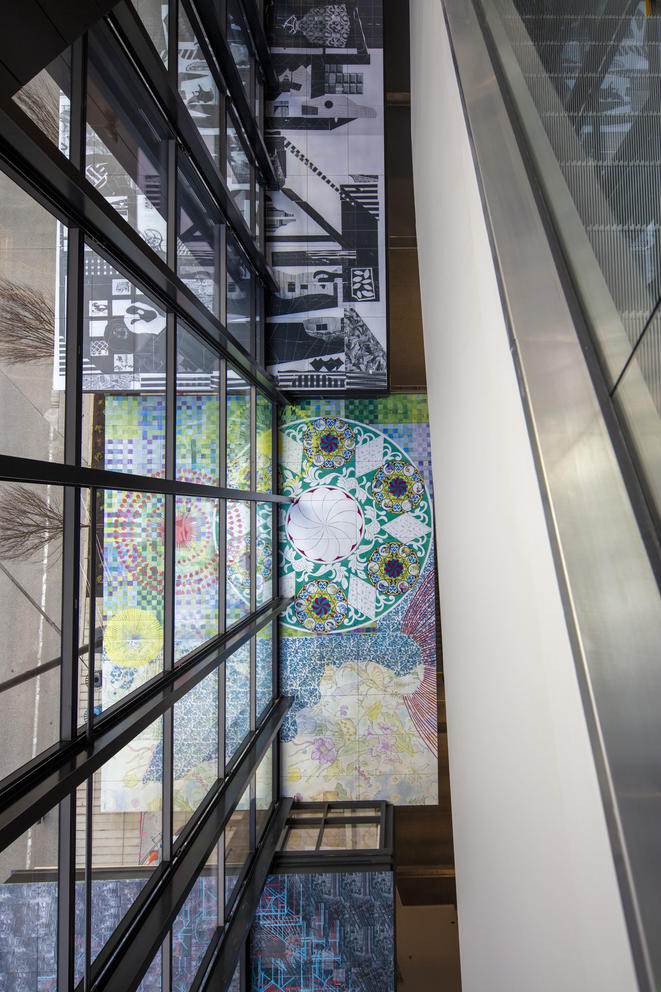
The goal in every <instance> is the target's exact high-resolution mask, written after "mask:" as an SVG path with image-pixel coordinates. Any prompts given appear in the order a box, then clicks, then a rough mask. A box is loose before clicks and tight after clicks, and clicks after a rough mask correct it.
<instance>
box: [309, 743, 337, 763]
mask: <svg viewBox="0 0 661 992" xmlns="http://www.w3.org/2000/svg"><path fill="white" fill-rule="evenodd" d="M310 757H311V758H312V760H313V761H314V760H316V761H318V762H319V764H320V765H330V764H332V763H333V762H334V761H335V758H336V757H337V755H336V754H335V748H334V747H333V742H332V741H329V740H324V738H323V737H315V740H314V747H313V749H312V752H311V754H310Z"/></svg>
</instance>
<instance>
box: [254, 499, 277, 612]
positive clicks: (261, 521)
mask: <svg viewBox="0 0 661 992" xmlns="http://www.w3.org/2000/svg"><path fill="white" fill-rule="evenodd" d="M256 567H257V606H263V605H264V603H268V601H269V600H270V599H271V598H272V596H273V505H272V504H271V503H258V504H257V553H256Z"/></svg>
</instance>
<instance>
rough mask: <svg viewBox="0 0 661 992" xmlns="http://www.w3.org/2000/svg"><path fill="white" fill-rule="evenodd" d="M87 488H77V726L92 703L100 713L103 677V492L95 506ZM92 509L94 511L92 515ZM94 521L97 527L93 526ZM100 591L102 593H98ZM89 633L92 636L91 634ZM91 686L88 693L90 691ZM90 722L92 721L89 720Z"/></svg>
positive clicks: (82, 723)
mask: <svg viewBox="0 0 661 992" xmlns="http://www.w3.org/2000/svg"><path fill="white" fill-rule="evenodd" d="M91 499H92V493H91V491H90V490H89V489H81V491H80V549H79V551H80V583H79V600H78V604H79V607H78V726H79V727H81V726H83V725H84V724H85V723H87V721H88V719H89V718H90V717H89V708H90V695H91V706H92V711H93V713H94V714H97V715H98V714H99V713H101V708H102V695H101V694H102V690H101V682H102V678H103V596H102V586H101V585H100V582H101V579H100V573H101V571H102V569H103V557H102V554H101V552H100V549H101V547H102V543H101V544H99V541H101V542H102V540H103V525H102V523H101V524H100V521H102V520H103V495H102V493H97V495H96V504H95V507H94V508H93V507H92V503H91ZM94 511H96V512H97V516H96V518H94ZM94 524H96V526H94ZM97 593H101V595H97ZM90 632H91V636H90ZM90 689H91V692H90ZM90 722H91V720H90Z"/></svg>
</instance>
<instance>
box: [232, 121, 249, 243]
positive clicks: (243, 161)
mask: <svg viewBox="0 0 661 992" xmlns="http://www.w3.org/2000/svg"><path fill="white" fill-rule="evenodd" d="M250 181H251V174H250V162H249V161H248V156H247V155H246V153H245V151H244V150H243V145H242V144H241V140H240V138H239V135H238V132H237V129H236V127H235V126H234V124H233V121H232V117H231V116H230V114H229V113H228V114H227V188H228V189H229V191H230V193H231V194H232V199H233V200H234V203H235V204H236V207H237V209H238V211H239V213H240V214H241V216H242V217H243V219H244V220H245V222H246V224H247V225H248V227H250Z"/></svg>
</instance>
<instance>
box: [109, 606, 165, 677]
mask: <svg viewBox="0 0 661 992" xmlns="http://www.w3.org/2000/svg"><path fill="white" fill-rule="evenodd" d="M103 646H104V647H105V649H106V653H107V654H108V657H109V658H110V659H111V661H114V663H115V664H116V665H121V667H122V668H139V667H140V666H141V665H148V664H149V662H150V661H153V660H154V658H156V657H157V656H158V654H159V652H160V651H161V649H162V647H163V628H162V627H161V625H160V623H159V622H158V620H157V619H156V617H155V616H154V614H153V613H149V612H148V611H147V610H137V609H134V608H133V607H131V608H130V609H128V610H122V611H121V613H116V614H115V616H114V617H113V618H112V620H110V621H109V623H108V625H107V626H106V629H105V634H104V638H103Z"/></svg>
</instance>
